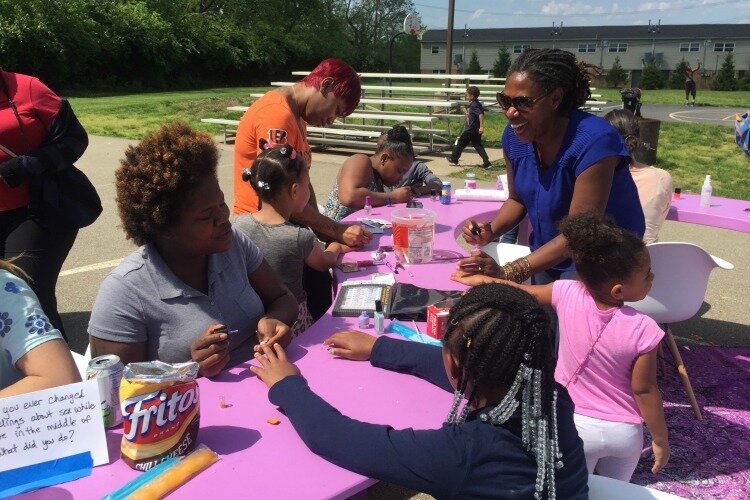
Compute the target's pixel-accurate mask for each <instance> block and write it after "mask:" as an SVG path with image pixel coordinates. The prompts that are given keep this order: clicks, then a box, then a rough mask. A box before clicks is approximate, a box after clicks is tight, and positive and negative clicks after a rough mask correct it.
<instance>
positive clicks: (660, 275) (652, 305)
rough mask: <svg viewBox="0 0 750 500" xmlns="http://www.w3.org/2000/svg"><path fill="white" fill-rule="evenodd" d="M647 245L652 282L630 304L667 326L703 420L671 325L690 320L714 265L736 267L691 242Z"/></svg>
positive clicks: (679, 368) (672, 349) (697, 414)
mask: <svg viewBox="0 0 750 500" xmlns="http://www.w3.org/2000/svg"><path fill="white" fill-rule="evenodd" d="M646 248H647V249H648V253H649V254H650V255H651V270H652V271H653V273H654V282H653V286H652V288H651V291H650V292H649V293H648V295H647V296H646V298H644V299H643V300H640V301H638V302H631V303H628V305H629V306H632V307H634V308H635V309H637V310H639V311H641V312H642V313H644V314H647V315H648V316H650V317H651V318H653V319H654V321H656V322H657V323H659V324H662V325H664V326H665V330H666V334H665V336H664V341H665V342H666V344H667V346H668V347H669V350H670V352H671V353H672V357H673V358H674V360H675V363H676V364H677V372H678V373H679V375H680V379H682V384H683V386H685V392H686V393H687V396H688V399H690V406H691V407H692V408H693V412H694V413H695V417H696V418H697V419H698V420H703V417H702V415H701V410H700V408H699V407H698V402H697V401H696V400H695V394H694V393H693V387H692V385H691V384H690V378H689V377H688V373H687V369H686V368H685V363H683V361H682V356H680V351H679V350H678V349H677V343H676V342H675V340H674V337H673V336H672V330H671V329H670V328H669V325H670V324H671V323H677V322H679V321H685V320H688V319H690V318H692V317H693V316H694V315H695V314H696V313H697V312H698V310H699V309H700V308H701V306H702V305H703V298H704V297H705V295H706V288H707V287H708V277H709V275H710V274H711V271H712V270H713V269H714V268H715V267H720V268H722V269H734V265H732V264H731V263H729V262H727V261H725V260H723V259H720V258H718V257H714V256H713V255H711V254H709V253H708V252H706V251H705V250H704V249H702V248H701V247H699V246H698V245H693V244H692V243H681V242H664V243H652V244H650V245H646Z"/></svg>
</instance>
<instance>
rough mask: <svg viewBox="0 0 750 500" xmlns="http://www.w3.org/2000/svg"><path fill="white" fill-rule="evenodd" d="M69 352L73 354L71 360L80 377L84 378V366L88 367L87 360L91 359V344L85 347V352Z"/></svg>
mask: <svg viewBox="0 0 750 500" xmlns="http://www.w3.org/2000/svg"><path fill="white" fill-rule="evenodd" d="M70 354H71V355H72V356H73V361H75V363H76V368H78V373H80V374H81V379H83V380H86V368H88V366H89V361H91V344H89V345H88V347H86V353H85V354H78V353H77V352H75V351H70Z"/></svg>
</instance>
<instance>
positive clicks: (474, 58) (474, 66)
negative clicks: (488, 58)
mask: <svg viewBox="0 0 750 500" xmlns="http://www.w3.org/2000/svg"><path fill="white" fill-rule="evenodd" d="M481 72H482V65H481V64H479V56H478V55H477V51H476V50H472V51H471V59H470V60H469V65H468V66H467V67H466V73H467V74H469V75H478V74H480V73H481Z"/></svg>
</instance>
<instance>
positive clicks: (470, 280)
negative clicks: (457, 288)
mask: <svg viewBox="0 0 750 500" xmlns="http://www.w3.org/2000/svg"><path fill="white" fill-rule="evenodd" d="M451 279H452V280H453V281H456V282H458V283H461V284H464V285H468V286H477V285H484V284H485V283H496V282H497V281H499V279H498V278H490V277H489V276H485V275H484V274H469V273H467V272H464V271H456V272H455V273H453V274H451Z"/></svg>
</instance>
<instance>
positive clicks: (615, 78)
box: [604, 57, 628, 87]
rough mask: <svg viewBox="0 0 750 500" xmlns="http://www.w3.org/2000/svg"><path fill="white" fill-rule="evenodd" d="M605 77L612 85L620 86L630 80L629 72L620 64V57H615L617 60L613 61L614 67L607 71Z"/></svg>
mask: <svg viewBox="0 0 750 500" xmlns="http://www.w3.org/2000/svg"><path fill="white" fill-rule="evenodd" d="M604 79H605V80H606V82H607V84H608V85H609V86H610V87H619V86H620V83H625V82H627V81H628V73H627V72H626V71H625V70H624V69H623V67H622V64H620V58H619V57H615V62H613V63H612V69H610V70H609V71H608V72H607V75H606V76H605V77H604Z"/></svg>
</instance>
